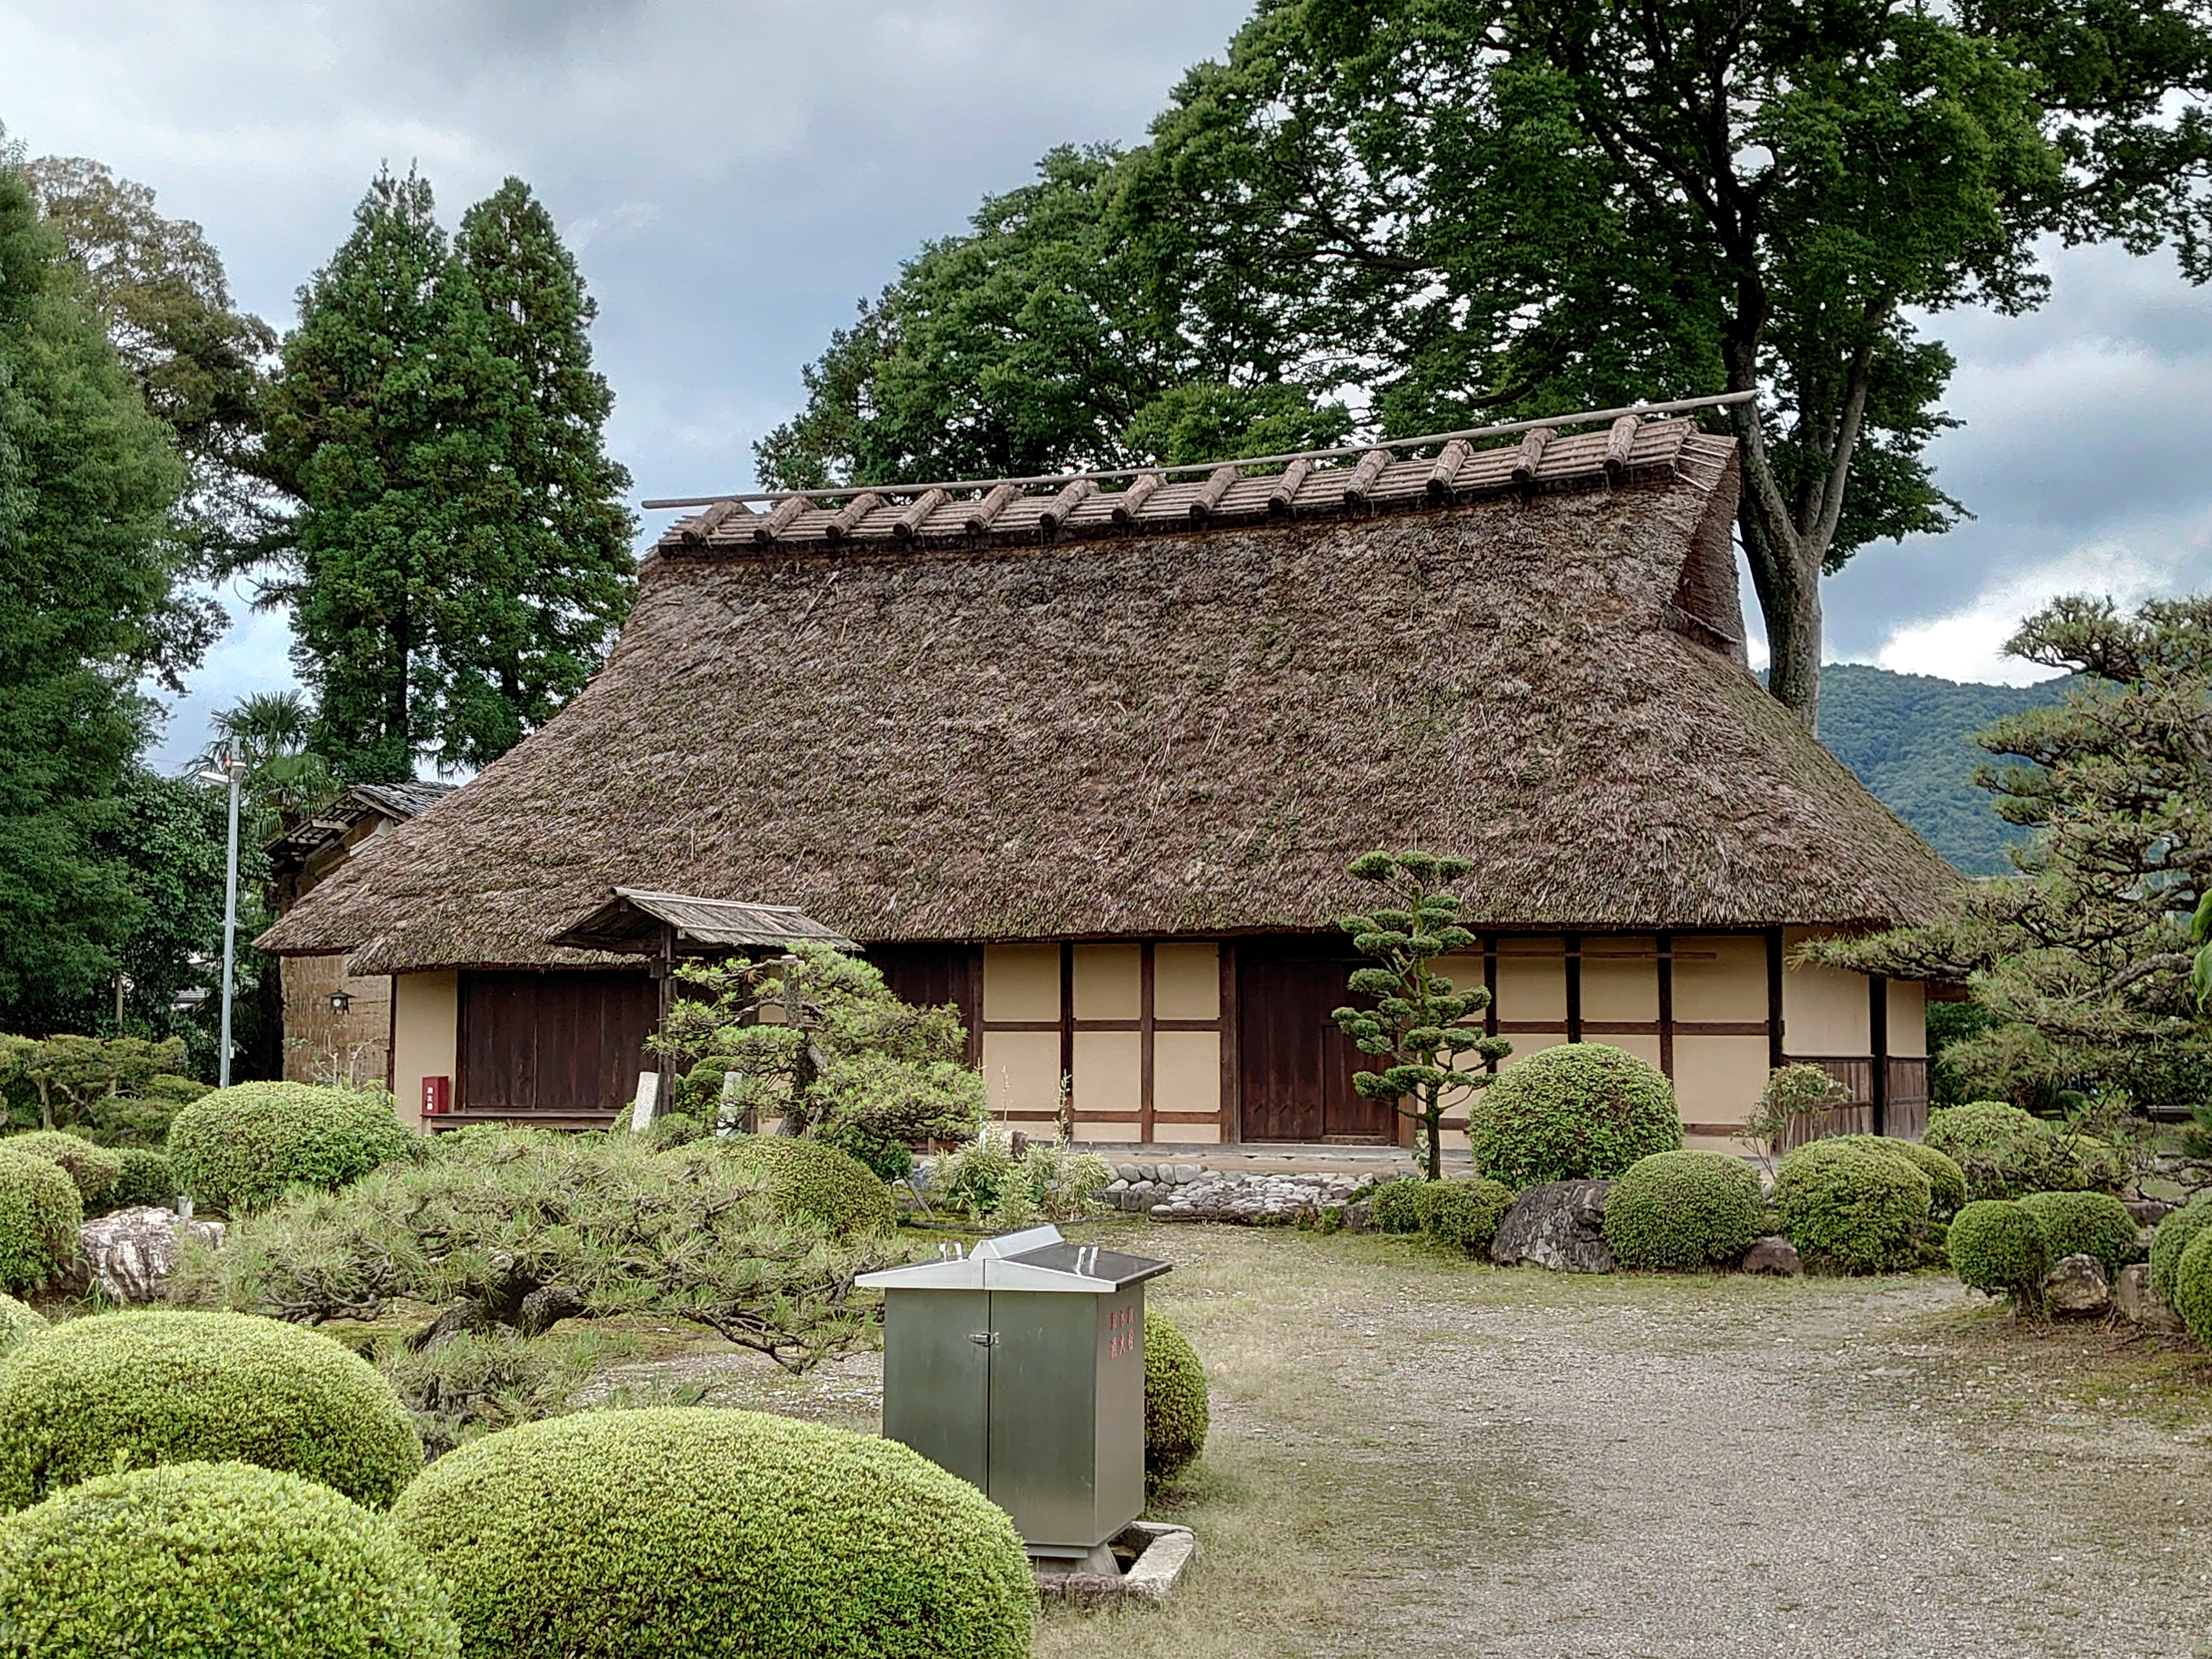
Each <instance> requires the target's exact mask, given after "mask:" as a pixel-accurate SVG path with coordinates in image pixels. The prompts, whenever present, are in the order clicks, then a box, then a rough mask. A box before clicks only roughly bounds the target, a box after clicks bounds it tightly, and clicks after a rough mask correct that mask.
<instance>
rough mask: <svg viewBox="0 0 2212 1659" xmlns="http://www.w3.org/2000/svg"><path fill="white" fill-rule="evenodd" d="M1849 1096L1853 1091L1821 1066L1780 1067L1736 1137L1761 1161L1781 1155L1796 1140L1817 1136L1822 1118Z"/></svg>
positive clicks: (1761, 1093) (1798, 1063) (1772, 1075)
mask: <svg viewBox="0 0 2212 1659" xmlns="http://www.w3.org/2000/svg"><path fill="white" fill-rule="evenodd" d="M1850 1098H1851V1091H1850V1090H1849V1089H1846V1088H1845V1087H1844V1085H1842V1084H1841V1083H1839V1082H1838V1081H1837V1080H1836V1079H1834V1078H1832V1077H1831V1076H1829V1075H1828V1073H1827V1072H1826V1070H1825V1069H1824V1068H1823V1067H1821V1066H1810V1065H1807V1064H1806V1063H1805V1062H1803V1061H1802V1060H1800V1061H1798V1062H1797V1063H1796V1064H1794V1065H1790V1066H1777V1067H1776V1068H1775V1069H1774V1071H1773V1072H1772V1073H1770V1074H1769V1075H1768V1077H1767V1079H1766V1086H1765V1088H1763V1089H1761V1090H1760V1091H1759V1098H1758V1100H1757V1101H1756V1102H1754V1103H1753V1106H1752V1109H1751V1115H1750V1116H1749V1117H1748V1118H1747V1119H1746V1120H1745V1121H1744V1124H1743V1127H1741V1128H1740V1129H1738V1130H1737V1131H1736V1132H1735V1139H1737V1140H1740V1141H1741V1142H1743V1143H1744V1144H1745V1145H1747V1146H1749V1147H1750V1148H1751V1149H1752V1150H1753V1152H1755V1153H1757V1154H1758V1155H1759V1158H1761V1159H1762V1160H1763V1159H1766V1158H1776V1157H1778V1156H1780V1154H1781V1152H1782V1151H1783V1149H1784V1147H1786V1146H1790V1145H1791V1144H1792V1143H1793V1142H1794V1141H1799V1140H1804V1139H1818V1138H1819V1132H1820V1127H1821V1126H1820V1122H1819V1119H1820V1117H1821V1116H1822V1115H1824V1114H1826V1113H1828V1112H1831V1111H1833V1110H1835V1109H1837V1108H1838V1107H1840V1106H1847V1105H1849V1104H1850Z"/></svg>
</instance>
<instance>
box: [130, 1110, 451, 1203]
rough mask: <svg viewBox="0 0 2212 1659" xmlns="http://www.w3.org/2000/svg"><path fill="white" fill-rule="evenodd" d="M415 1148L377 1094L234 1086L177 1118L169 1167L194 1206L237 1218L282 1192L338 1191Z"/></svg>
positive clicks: (411, 1136) (171, 1131)
mask: <svg viewBox="0 0 2212 1659" xmlns="http://www.w3.org/2000/svg"><path fill="white" fill-rule="evenodd" d="M418 1139H419V1137H417V1136H416V1134H415V1133H413V1132H412V1131H410V1130H409V1129H408V1128H406V1127H404V1126H403V1125H402V1124H401V1123H400V1121H399V1120H398V1117H397V1116H395V1115H393V1109H392V1097H391V1096H390V1095H387V1094H385V1093H383V1092H382V1091H367V1092H357V1091H354V1090H351V1089H325V1088H319V1087H318V1086H316V1085H313V1084H307V1083H240V1084H238V1085H235V1086H234V1087H232V1088H228V1089H218V1090H216V1091H215V1092H214V1093H213V1094H210V1095H203V1096H202V1097H200V1098H199V1099H197V1100H196V1101H194V1102H193V1103H191V1105H189V1106H187V1107H185V1109H184V1110H182V1111H180V1112H179V1113H178V1114H177V1119H176V1121H175V1122H173V1123H172V1124H171V1125H170V1126H169V1158H170V1161H171V1162H172V1163H173V1164H175V1165H176V1170H177V1178H178V1179H179V1181H180V1182H183V1183H184V1190H185V1192H187V1193H189V1194H191V1196H192V1198H193V1200H195V1201H196V1202H197V1203H201V1204H211V1205H215V1206H218V1207H219V1208H222V1209H226V1210H246V1209H254V1208H257V1207H258V1206H262V1205H265V1204H269V1203H271V1202H273V1201H274V1200H276V1198H277V1197H278V1196H280V1195H281V1194H283V1191H284V1189H285V1188H288V1187H295V1186H298V1187H320V1188H325V1189H328V1188H337V1187H343V1186H344V1185H345V1184H346V1183H347V1182H351V1181H356V1180H358V1179H359V1178H360V1177H362V1176H365V1175H367V1174H368V1172H369V1171H370V1170H374V1168H375V1167H376V1166H377V1165H378V1164H385V1163H388V1162H390V1161H391V1160H392V1159H393V1158H405V1157H407V1156H408V1155H409V1154H410V1152H414V1151H415V1150H416V1142H417V1140H418Z"/></svg>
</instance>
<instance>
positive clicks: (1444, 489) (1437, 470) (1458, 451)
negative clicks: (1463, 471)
mask: <svg viewBox="0 0 2212 1659" xmlns="http://www.w3.org/2000/svg"><path fill="white" fill-rule="evenodd" d="M1467 455H1468V447H1467V440H1466V439H1464V438H1454V439H1453V440H1452V441H1450V442H1449V443H1448V444H1446V445H1445V446H1444V447H1443V450H1442V451H1440V452H1439V453H1438V454H1437V464H1436V465H1434V466H1432V467H1431V468H1430V469H1429V484H1428V489H1429V499H1430V500H1431V501H1443V500H1446V499H1447V498H1449V496H1450V495H1451V493H1452V485H1453V483H1454V481H1455V479H1457V478H1458V477H1459V470H1460V468H1461V467H1462V465H1465V464H1466V461H1467Z"/></svg>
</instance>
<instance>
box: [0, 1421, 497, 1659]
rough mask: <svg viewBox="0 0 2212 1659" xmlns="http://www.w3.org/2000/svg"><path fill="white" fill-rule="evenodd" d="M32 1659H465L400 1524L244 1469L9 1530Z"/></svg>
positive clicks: (6, 1583)
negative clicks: (167, 1658) (168, 1658)
mask: <svg viewBox="0 0 2212 1659" xmlns="http://www.w3.org/2000/svg"><path fill="white" fill-rule="evenodd" d="M0 1632H4V1635H0V1647H4V1649H5V1650H6V1651H7V1652H8V1653H9V1654H10V1655H13V1656H20V1659H113V1656H119V1655H125V1654H131V1655H145V1656H149V1659H150V1656H153V1655H156V1654H161V1655H173V1656H176V1659H215V1656H221V1659H303V1656H307V1655H309V1654H312V1655H314V1656H316V1659H458V1656H459V1653H460V1636H459V1631H458V1629H457V1628H456V1627H455V1626H454V1624H453V1615H452V1613H450V1612H448V1611H447V1603H446V1593H445V1590H444V1588H443V1587H442V1586H441V1585H440V1584H439V1583H438V1582H437V1581H436V1579H435V1577H432V1575H431V1573H430V1571H429V1570H428V1568H427V1567H426V1566H424V1565H423V1563H422V1557H421V1556H420V1555H419V1554H418V1553H416V1550H415V1549H414V1547H412V1546H411V1545H409V1544H407V1543H405V1542H404V1541H402V1540H401V1539H400V1538H399V1537H398V1536H397V1535H396V1534H394V1532H393V1531H392V1524H391V1522H388V1521H386V1520H385V1519H384V1518H383V1517H382V1516H375V1515H371V1514H370V1513H369V1512H368V1510H364V1509H362V1507H361V1506H360V1505H359V1504H354V1503H350V1502H349V1501H348V1500H347V1499H345V1498H343V1497H341V1496H339V1494H337V1492H332V1491H331V1490H330V1489H329V1488H328V1487H326V1486H318V1485H317V1484H316V1483H315V1482H314V1481H312V1480H303V1479H301V1477H299V1476H297V1475H291V1474H276V1473H273V1472H271V1471H270V1470H268V1469H259V1468H252V1466H250V1465H248V1464H244V1463H200V1462H191V1463H169V1464H164V1465H162V1466H161V1467H159V1468H150V1469H139V1470H137V1471H134V1472H132V1473H131V1474H111V1475H106V1476H102V1477H100V1478H99V1479H96V1480H88V1481H86V1482H85V1483H84V1484H83V1485H82V1486H70V1487H69V1488H68V1489H67V1490H66V1491H64V1492H57V1493H56V1494H55V1495H54V1496H53V1497H52V1498H47V1499H46V1502H44V1503H43V1504H40V1505H39V1506H38V1507H37V1508H36V1509H33V1510H25V1511H24V1512H23V1513H22V1514H21V1515H17V1516H11V1517H9V1519H8V1520H6V1521H4V1522H0Z"/></svg>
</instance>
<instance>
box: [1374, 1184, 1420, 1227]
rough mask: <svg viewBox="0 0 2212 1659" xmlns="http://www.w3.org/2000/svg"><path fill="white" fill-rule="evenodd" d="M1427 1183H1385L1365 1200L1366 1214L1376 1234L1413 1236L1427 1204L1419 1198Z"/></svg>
mask: <svg viewBox="0 0 2212 1659" xmlns="http://www.w3.org/2000/svg"><path fill="white" fill-rule="evenodd" d="M1428 1184H1429V1183H1428V1182H1425V1181H1423V1180H1420V1179H1419V1178H1418V1177H1415V1178H1413V1179H1407V1180H1398V1181H1386V1182H1383V1184H1382V1185H1381V1186H1379V1187H1377V1188H1376V1189H1375V1190H1374V1192H1373V1193H1372V1194H1370V1195H1369V1197H1368V1200H1367V1202H1368V1213H1369V1214H1370V1216H1372V1217H1373V1218H1374V1220H1375V1228H1376V1231H1377V1232H1385V1233H1417V1232H1419V1231H1421V1215H1422V1212H1423V1211H1424V1210H1425V1207H1426V1206H1427V1200H1425V1199H1424V1198H1423V1197H1422V1196H1421V1192H1422V1189H1423V1188H1425V1187H1426V1186H1428Z"/></svg>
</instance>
